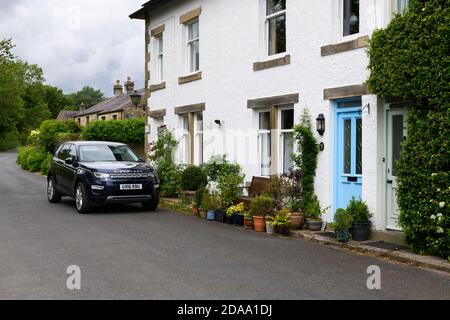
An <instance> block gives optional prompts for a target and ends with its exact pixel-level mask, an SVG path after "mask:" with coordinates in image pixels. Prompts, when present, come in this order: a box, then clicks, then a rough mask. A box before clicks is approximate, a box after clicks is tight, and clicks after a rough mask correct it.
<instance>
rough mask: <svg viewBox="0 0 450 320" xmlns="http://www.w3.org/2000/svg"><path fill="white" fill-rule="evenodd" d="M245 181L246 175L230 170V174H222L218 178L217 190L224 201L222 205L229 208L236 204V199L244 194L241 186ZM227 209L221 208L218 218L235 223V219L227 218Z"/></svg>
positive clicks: (217, 213)
mask: <svg viewBox="0 0 450 320" xmlns="http://www.w3.org/2000/svg"><path fill="white" fill-rule="evenodd" d="M243 183H244V176H243V175H241V174H239V173H236V172H230V173H228V174H225V175H222V176H220V177H219V178H218V180H217V190H218V191H219V195H220V198H221V201H222V206H224V207H225V208H228V207H230V206H232V205H233V204H234V202H235V201H236V199H238V198H239V196H241V195H242V189H241V188H240V186H241V185H242V184H243ZM226 211H227V210H225V209H219V210H218V211H217V212H216V219H217V220H218V221H220V222H229V223H230V224H232V223H233V219H232V216H231V219H228V220H227V215H226Z"/></svg>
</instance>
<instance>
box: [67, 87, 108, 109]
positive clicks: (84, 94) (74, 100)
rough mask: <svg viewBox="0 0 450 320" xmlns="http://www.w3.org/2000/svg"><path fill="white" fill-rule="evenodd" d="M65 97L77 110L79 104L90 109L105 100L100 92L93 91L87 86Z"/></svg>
mask: <svg viewBox="0 0 450 320" xmlns="http://www.w3.org/2000/svg"><path fill="white" fill-rule="evenodd" d="M66 97H67V98H68V99H69V101H70V104H71V106H72V107H74V108H78V107H79V106H80V104H81V103H84V104H85V105H86V108H90V107H92V106H93V105H96V104H97V103H99V102H101V101H103V100H104V99H105V97H104V95H103V93H102V92H101V91H100V90H95V89H93V88H91V87H89V86H85V87H83V89H81V90H80V91H78V92H75V93H71V94H69V95H67V96H66Z"/></svg>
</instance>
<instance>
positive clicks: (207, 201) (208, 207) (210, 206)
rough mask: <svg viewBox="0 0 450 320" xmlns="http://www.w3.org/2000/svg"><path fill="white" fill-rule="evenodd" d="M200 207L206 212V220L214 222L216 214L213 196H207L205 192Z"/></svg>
mask: <svg viewBox="0 0 450 320" xmlns="http://www.w3.org/2000/svg"><path fill="white" fill-rule="evenodd" d="M201 207H202V208H203V209H204V210H205V211H207V214H206V219H207V220H209V221H214V220H216V213H215V209H216V208H215V204H214V200H213V195H211V194H209V193H208V192H207V191H205V193H204V195H203V198H202V204H201Z"/></svg>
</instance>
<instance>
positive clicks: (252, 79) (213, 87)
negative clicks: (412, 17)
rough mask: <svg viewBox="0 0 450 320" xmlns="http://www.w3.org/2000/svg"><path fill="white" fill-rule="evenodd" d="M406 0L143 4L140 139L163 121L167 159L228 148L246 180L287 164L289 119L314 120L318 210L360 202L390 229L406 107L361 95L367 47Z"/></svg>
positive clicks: (198, 158)
mask: <svg viewBox="0 0 450 320" xmlns="http://www.w3.org/2000/svg"><path fill="white" fill-rule="evenodd" d="M407 2H408V1H405V0H315V1H310V0H239V1H237V0H235V1H230V0H152V1H149V2H147V3H145V4H144V5H143V6H142V8H141V9H140V10H138V11H137V12H135V13H133V14H132V15H131V16H130V17H131V18H134V19H142V20H145V43H146V56H145V75H146V88H147V97H149V100H148V105H149V113H148V114H149V117H148V135H147V137H146V140H147V142H148V143H150V142H152V141H154V140H155V139H156V137H157V130H158V128H159V127H160V126H161V125H166V126H167V127H168V129H169V130H171V131H173V132H174V133H175V134H176V137H177V139H178V140H179V141H180V143H179V147H178V153H177V161H178V162H180V163H186V164H200V163H202V162H203V161H207V160H208V159H209V158H210V157H211V156H212V155H216V154H227V155H228V158H229V159H230V160H236V161H237V162H238V163H240V164H241V165H242V167H243V170H244V173H245V174H246V179H247V180H248V181H249V180H251V177H252V176H268V175H271V174H279V173H283V172H285V171H287V170H288V169H289V168H290V167H291V166H292V162H291V161H290V158H289V154H290V153H291V152H292V144H291V143H290V142H291V140H292V126H293V125H294V123H297V122H298V121H299V120H300V116H301V114H302V112H303V109H304V108H305V107H307V108H308V109H309V112H310V114H311V116H312V120H313V125H314V124H315V121H316V118H318V117H319V115H323V116H324V118H325V132H324V133H323V135H320V134H319V133H318V132H315V133H316V135H317V140H318V142H319V143H323V147H324V148H323V151H321V152H320V154H319V161H318V168H317V177H316V180H315V189H316V193H317V195H318V197H319V199H320V202H321V204H322V206H324V207H326V206H329V205H330V206H331V207H332V209H331V210H329V212H328V213H327V214H326V215H325V217H324V218H325V219H326V220H328V221H332V220H333V213H334V212H335V210H336V209H337V208H339V207H345V206H346V204H347V202H348V201H349V199H350V198H351V197H352V196H361V197H362V199H363V200H365V201H367V203H368V205H369V207H370V209H371V210H372V212H374V213H375V215H374V219H373V222H374V225H375V227H376V229H378V230H384V229H397V228H398V226H397V215H398V213H397V204H396V196H395V188H396V179H395V163H394V160H395V159H397V158H398V157H399V153H400V142H401V141H402V139H403V137H404V135H405V134H406V132H405V127H406V125H405V122H406V113H405V109H404V108H402V106H401V105H398V104H397V105H396V104H393V103H389V101H384V100H383V99H381V98H379V97H377V96H375V95H372V94H370V92H369V91H368V89H367V86H366V85H365V84H364V82H365V81H366V79H367V77H368V69H367V65H368V57H367V54H366V47H367V45H368V40H369V38H370V35H371V33H372V32H373V31H374V30H375V29H377V28H383V27H385V26H386V25H387V24H388V23H389V22H390V20H391V19H392V16H393V15H394V14H395V12H398V11H401V10H404V9H405V8H406V7H407Z"/></svg>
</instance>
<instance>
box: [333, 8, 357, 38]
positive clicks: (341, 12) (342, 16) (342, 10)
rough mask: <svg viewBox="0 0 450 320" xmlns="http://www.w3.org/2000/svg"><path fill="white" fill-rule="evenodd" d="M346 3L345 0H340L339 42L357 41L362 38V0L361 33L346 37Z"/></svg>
mask: <svg viewBox="0 0 450 320" xmlns="http://www.w3.org/2000/svg"><path fill="white" fill-rule="evenodd" d="M344 1H345V0H339V5H338V23H339V24H338V29H337V30H338V39H339V41H349V40H354V39H357V38H358V37H360V36H361V29H362V23H361V21H362V15H361V13H362V11H361V0H360V2H359V31H358V33H354V34H350V35H346V36H344Z"/></svg>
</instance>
